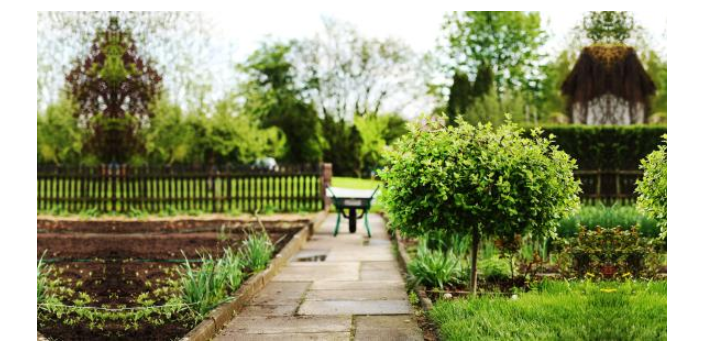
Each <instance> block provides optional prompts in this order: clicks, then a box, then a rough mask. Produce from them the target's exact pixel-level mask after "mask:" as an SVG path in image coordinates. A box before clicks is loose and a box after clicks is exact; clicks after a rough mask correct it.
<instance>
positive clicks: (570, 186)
mask: <svg viewBox="0 0 704 352" xmlns="http://www.w3.org/2000/svg"><path fill="white" fill-rule="evenodd" d="M522 133H523V131H522V129H520V128H518V127H517V126H516V125H515V124H513V123H511V122H510V120H509V121H507V123H506V124H504V125H502V126H500V127H497V128H494V127H493V126H492V125H491V124H479V125H477V126H472V125H470V124H468V123H465V122H460V123H459V125H458V126H456V127H452V126H451V127H447V128H446V127H445V126H444V125H443V122H442V121H431V120H429V121H425V124H422V123H416V124H412V125H411V128H410V132H409V133H408V134H406V135H405V136H404V137H402V138H401V139H400V140H399V141H397V142H396V143H395V145H394V148H393V149H391V150H390V151H388V152H387V153H386V154H385V160H386V163H387V165H388V166H387V167H386V168H385V169H384V170H383V171H382V172H380V177H381V179H382V180H383V181H384V182H385V184H386V192H384V193H383V194H382V196H381V197H382V199H383V202H384V204H386V206H387V210H388V214H389V218H390V221H391V224H392V226H393V227H394V228H397V229H399V230H401V232H402V233H403V234H404V235H406V236H411V237H421V236H424V235H430V236H432V237H437V238H449V237H451V236H454V235H463V236H471V237H472V248H471V252H472V257H471V273H470V289H471V291H472V293H473V294H476V292H477V253H478V251H479V245H480V242H481V240H482V238H484V239H488V238H498V239H501V240H502V242H503V243H506V244H508V243H513V241H515V238H516V237H517V236H516V235H520V236H523V237H525V238H529V237H532V236H537V237H543V238H547V237H548V236H553V235H554V234H555V229H556V226H557V221H558V220H559V219H560V218H561V217H563V216H566V215H569V214H570V213H572V212H573V211H574V210H576V209H577V208H578V207H579V198H578V196H577V194H578V192H579V191H580V188H579V183H578V181H576V180H575V179H574V176H573V171H574V170H575V169H576V164H575V161H574V160H573V159H572V158H571V157H569V155H567V154H566V153H564V152H562V151H560V150H559V149H558V148H557V146H555V145H554V144H553V143H552V136H548V137H547V138H546V137H543V136H542V135H541V130H540V129H534V130H532V131H531V132H530V134H529V137H523V136H522Z"/></svg>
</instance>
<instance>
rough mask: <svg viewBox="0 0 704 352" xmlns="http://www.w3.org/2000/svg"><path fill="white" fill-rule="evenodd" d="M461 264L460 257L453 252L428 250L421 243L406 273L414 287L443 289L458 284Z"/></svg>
mask: <svg viewBox="0 0 704 352" xmlns="http://www.w3.org/2000/svg"><path fill="white" fill-rule="evenodd" d="M461 263H462V262H461V259H460V257H458V256H457V255H456V254H455V253H454V252H453V251H447V252H443V251H441V250H432V249H428V247H427V245H426V244H425V241H422V242H421V243H420V245H419V246H418V252H417V253H416V255H415V257H414V258H413V260H411V262H410V263H408V272H409V273H410V274H411V282H412V283H413V284H414V285H422V286H425V287H429V288H439V289H445V288H446V287H447V286H454V285H456V284H458V283H459V282H460V278H461V277H462V265H461Z"/></svg>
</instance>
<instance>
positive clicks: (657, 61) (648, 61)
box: [641, 50, 667, 121]
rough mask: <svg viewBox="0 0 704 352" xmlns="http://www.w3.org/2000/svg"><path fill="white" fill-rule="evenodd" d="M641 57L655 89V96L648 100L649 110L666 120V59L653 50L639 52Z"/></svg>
mask: <svg viewBox="0 0 704 352" xmlns="http://www.w3.org/2000/svg"><path fill="white" fill-rule="evenodd" d="M641 57H642V60H641V61H642V62H643V65H645V70H646V71H647V72H648V76H650V78H651V79H652V80H653V82H654V83H655V88H656V89H657V90H656V91H655V96H653V97H652V98H651V100H650V112H651V114H656V115H664V117H665V121H667V61H666V60H664V59H662V58H661V57H660V55H658V53H657V51H655V50H647V51H646V52H644V53H642V54H641ZM651 120H652V119H651Z"/></svg>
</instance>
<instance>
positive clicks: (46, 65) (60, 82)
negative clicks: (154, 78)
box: [37, 11, 216, 110]
mask: <svg viewBox="0 0 704 352" xmlns="http://www.w3.org/2000/svg"><path fill="white" fill-rule="evenodd" d="M115 17H116V18H118V19H119V22H120V24H121V25H122V26H123V27H125V28H129V29H130V34H131V36H132V39H133V40H134V42H135V45H136V46H137V47H139V48H140V55H141V56H142V57H143V58H144V59H145V60H147V61H149V60H152V61H153V65H154V66H155V68H156V70H157V71H158V72H160V73H161V74H162V75H163V78H164V87H165V88H166V90H167V91H166V93H168V94H167V98H169V99H170V100H172V101H175V102H177V103H178V104H179V105H181V106H183V107H184V108H186V109H188V110H194V109H196V108H199V107H202V105H203V104H204V103H205V102H206V99H204V97H205V96H207V95H208V94H209V92H210V89H211V87H210V82H212V81H213V79H214V73H213V72H212V71H211V70H209V69H208V66H207V65H206V63H207V62H208V61H209V60H210V59H211V58H212V57H213V56H214V55H215V54H216V52H215V50H216V48H215V46H214V45H212V41H211V37H212V36H211V34H212V33H211V29H212V26H211V24H210V21H209V20H208V18H207V16H206V15H205V14H204V13H202V12H189V11H150V12H139V11H129V12H128V11H101V12H97V11H92V12H74V11H61V12H59V11H53V12H38V13H37V81H38V83H39V84H38V85H37V98H38V100H39V101H38V103H39V105H40V110H42V109H43V108H44V107H46V105H47V104H49V103H51V102H54V101H56V100H58V99H59V98H60V96H59V92H60V91H61V87H62V86H64V81H65V76H66V73H67V72H69V71H70V70H71V69H72V68H73V59H74V58H75V57H83V56H85V55H87V54H88V52H89V51H90V50H89V49H90V48H91V45H92V43H93V40H94V38H95V36H96V35H97V33H98V32H99V31H100V30H101V29H104V28H106V27H107V26H108V25H109V23H110V20H111V18H115Z"/></svg>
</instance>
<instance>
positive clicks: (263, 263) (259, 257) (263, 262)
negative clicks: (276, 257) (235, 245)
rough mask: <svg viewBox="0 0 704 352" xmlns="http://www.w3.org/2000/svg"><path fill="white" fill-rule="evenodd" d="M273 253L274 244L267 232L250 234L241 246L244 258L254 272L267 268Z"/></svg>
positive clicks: (241, 253)
mask: <svg viewBox="0 0 704 352" xmlns="http://www.w3.org/2000/svg"><path fill="white" fill-rule="evenodd" d="M273 254H274V245H273V244H272V243H271V240H270V239H269V235H268V234H267V233H266V232H260V233H253V234H248V236H247V239H246V240H244V242H243V243H242V247H241V248H240V255H241V256H242V260H243V261H244V263H245V265H246V266H247V268H249V269H251V270H252V271H254V272H257V271H262V270H264V269H266V267H267V265H269V261H270V260H271V257H272V255H273Z"/></svg>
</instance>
